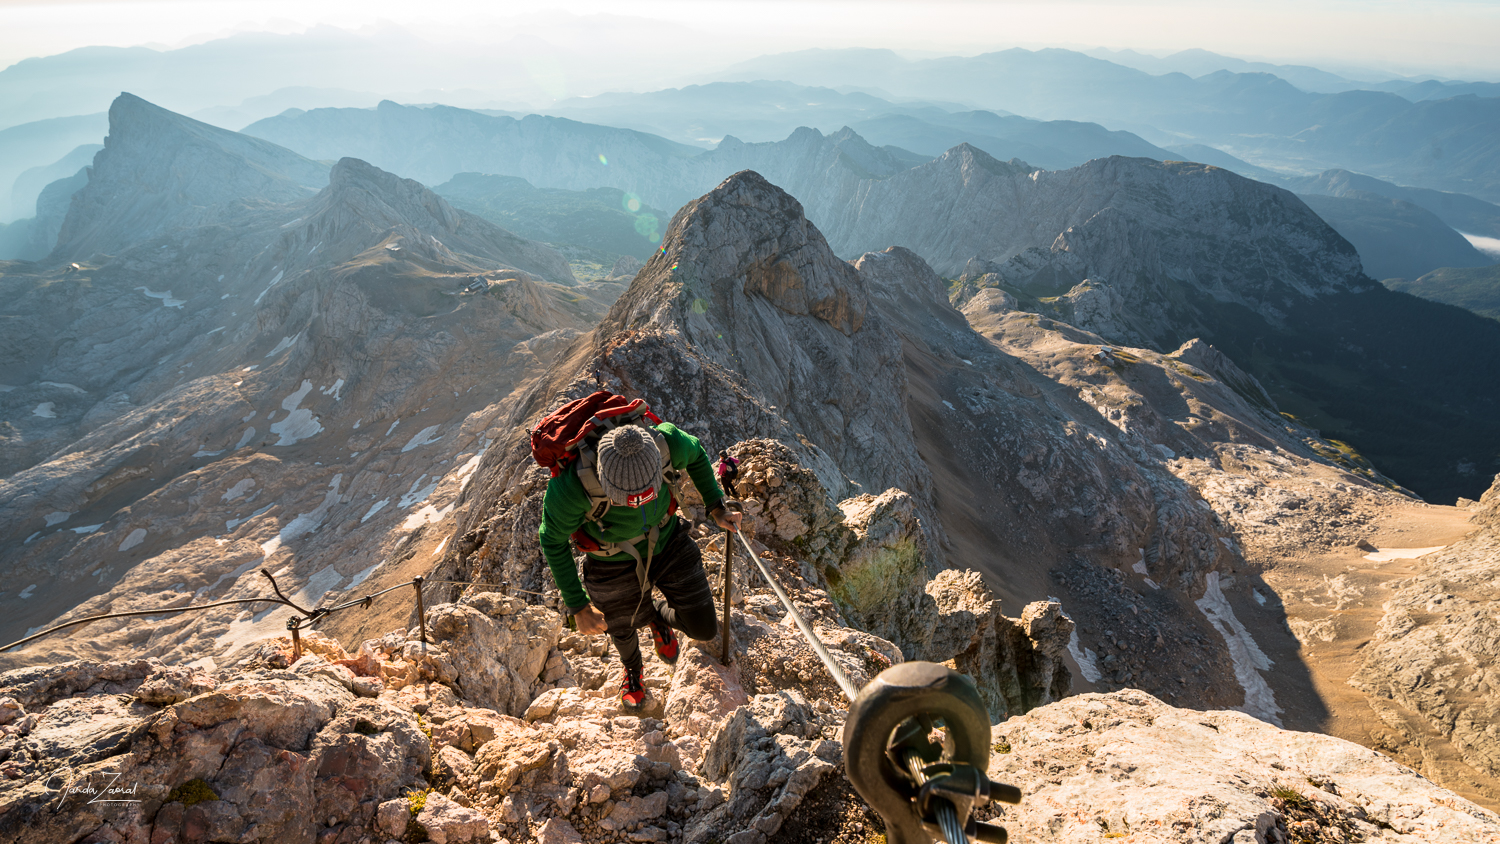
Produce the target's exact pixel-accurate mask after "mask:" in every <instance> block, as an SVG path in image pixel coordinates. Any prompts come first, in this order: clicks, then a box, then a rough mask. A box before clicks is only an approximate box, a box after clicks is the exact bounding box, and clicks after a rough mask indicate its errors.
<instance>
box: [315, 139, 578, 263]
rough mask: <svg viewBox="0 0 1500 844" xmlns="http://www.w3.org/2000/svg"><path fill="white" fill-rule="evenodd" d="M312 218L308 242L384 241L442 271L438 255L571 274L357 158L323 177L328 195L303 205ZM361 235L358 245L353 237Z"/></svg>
mask: <svg viewBox="0 0 1500 844" xmlns="http://www.w3.org/2000/svg"><path fill="white" fill-rule="evenodd" d="M307 217H308V218H316V219H317V220H318V223H317V225H315V226H310V227H309V231H308V235H309V236H313V235H315V236H317V237H320V238H321V237H322V236H323V235H324V233H325V232H330V233H333V234H335V235H336V236H337V237H338V238H340V239H356V238H357V239H358V240H359V241H362V242H366V243H379V242H381V241H387V242H389V244H391V245H395V246H397V247H398V248H406V249H415V250H418V251H419V253H422V254H424V255H430V256H431V257H432V258H435V259H439V260H441V258H444V257H447V258H448V260H447V261H446V262H445V263H456V262H455V261H454V260H453V258H452V257H451V256H449V255H444V254H443V253H442V251H443V250H446V251H448V252H451V253H458V254H459V255H462V256H464V257H466V258H469V259H470V260H473V259H479V260H481V261H489V262H493V263H499V264H501V265H503V266H511V267H515V268H516V269H520V270H525V271H526V272H529V273H532V274H534V275H536V276H538V277H539V278H545V279H547V280H549V281H556V282H561V283H573V282H574V281H576V279H574V277H573V271H572V269H570V268H569V267H568V262H567V259H565V258H564V257H563V256H562V255H561V254H559V253H558V252H557V250H555V249H552V248H551V247H548V246H544V245H542V244H540V243H536V242H535V241H530V240H526V239H524V238H520V237H516V236H515V235H513V234H511V233H510V232H507V231H505V230H504V229H502V228H500V227H498V226H495V225H493V224H491V223H488V222H486V221H484V220H482V219H480V218H479V217H477V216H475V215H473V214H470V213H468V212H467V211H460V210H459V209H457V208H454V207H453V206H452V205H449V204H448V202H447V200H445V199H443V198H442V197H440V196H438V195H437V194H435V193H433V192H432V191H430V190H428V189H427V188H425V187H423V186H422V185H421V184H420V183H418V182H414V181H412V180H410V179H402V178H400V177H398V176H395V175H393V174H391V173H387V172H385V171H384V170H381V169H379V168H377V167H372V166H371V165H369V164H366V163H365V162H363V161H360V160H359V159H357V158H343V159H340V160H339V162H338V163H337V164H335V165H334V166H333V169H332V170H330V171H329V174H328V187H327V188H326V189H325V190H324V191H322V192H320V193H319V195H318V196H317V197H316V198H315V199H314V200H313V201H312V202H311V203H310V204H309V206H308V208H307ZM361 230H363V232H364V236H363V237H359V236H358V234H357V233H359V232H360V231H361Z"/></svg>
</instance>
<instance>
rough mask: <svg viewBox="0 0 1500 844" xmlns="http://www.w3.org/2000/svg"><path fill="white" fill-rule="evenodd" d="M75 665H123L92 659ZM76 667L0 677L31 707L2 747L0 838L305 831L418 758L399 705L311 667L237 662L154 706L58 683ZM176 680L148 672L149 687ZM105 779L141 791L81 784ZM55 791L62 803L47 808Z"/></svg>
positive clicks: (284, 837)
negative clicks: (223, 675)
mask: <svg viewBox="0 0 1500 844" xmlns="http://www.w3.org/2000/svg"><path fill="white" fill-rule="evenodd" d="M88 673H93V674H97V675H98V676H104V677H109V676H128V675H129V674H131V673H135V672H134V671H132V670H131V669H130V668H129V666H127V665H119V664H115V665H108V664H106V665H103V666H100V667H98V668H95V669H91V670H90V671H89V672H88ZM78 676H79V674H78V670H77V668H76V667H75V668H73V669H72V670H71V671H70V672H68V673H67V674H66V675H64V674H62V673H61V672H59V673H58V674H57V675H55V676H54V677H53V679H54V680H63V682H62V683H61V684H60V685H59V684H53V685H51V687H50V688H51V691H50V692H47V693H45V694H41V695H39V694H38V690H39V686H38V684H37V682H36V681H37V679H38V678H37V677H36V675H35V673H34V672H33V673H31V674H30V675H29V676H28V674H27V673H26V672H10V673H7V674H4V675H0V690H3V691H4V693H5V694H9V695H11V696H14V695H15V693H16V692H18V691H20V692H22V693H23V694H27V695H28V699H31V700H34V701H35V704H34V705H35V706H36V712H35V716H32V715H28V716H26V717H27V718H31V717H36V718H37V720H36V722H35V724H34V725H32V728H31V729H30V730H29V734H28V735H25V736H21V737H19V738H18V739H17V738H9V739H7V740H6V741H7V747H6V748H5V749H4V751H3V752H4V755H5V756H6V757H7V758H6V759H5V760H4V768H5V770H6V772H7V776H8V779H9V781H10V784H9V785H8V786H7V787H6V789H5V797H4V800H5V806H6V811H5V812H4V813H0V836H3V838H4V840H15V841H23V840H24V841H28V842H54V841H56V842H63V841H76V840H79V839H80V838H82V837H83V836H85V835H89V834H92V835H94V836H102V837H103V838H104V839H107V840H122V841H134V840H142V841H144V840H147V839H148V838H150V837H151V836H152V835H158V836H166V837H169V838H173V839H176V838H179V837H182V836H184V835H187V836H195V835H203V834H205V833H203V832H201V831H202V830H205V829H206V830H208V832H207V833H206V834H209V835H212V836H213V837H214V838H215V839H217V840H238V839H240V838H242V837H245V836H251V837H256V836H265V837H269V838H274V839H276V840H279V841H289V842H312V841H314V840H315V838H316V836H317V835H318V834H319V832H320V831H321V830H323V829H326V828H330V827H332V828H337V829H339V830H340V831H343V830H345V829H352V830H355V831H356V832H357V831H359V830H365V829H368V828H370V827H371V826H373V824H374V823H375V820H376V818H375V815H376V810H377V808H378V806H379V804H380V802H381V801H384V800H392V799H394V798H396V797H397V795H399V794H401V793H402V791H403V789H406V788H409V787H411V786H413V785H415V784H417V783H420V782H421V774H422V771H423V770H424V769H425V768H426V767H427V766H428V763H429V752H430V751H429V746H428V743H427V739H426V737H425V736H424V735H423V734H422V733H421V731H420V729H419V727H418V725H417V723H416V720H415V716H414V715H413V713H411V711H410V710H405V709H401V708H399V707H394V706H390V705H386V704H380V703H377V702H374V701H367V700H360V699H357V698H355V697H354V696H353V695H352V694H351V693H349V692H348V691H347V690H345V689H344V688H342V687H341V686H340V685H338V684H336V683H333V682H329V681H327V680H324V679H312V678H305V677H301V676H298V675H295V674H291V673H289V672H250V673H246V674H241V675H237V676H234V677H231V678H228V679H227V680H226V681H223V682H219V683H218V685H217V687H216V688H214V689H212V690H211V691H207V692H204V693H200V694H198V695H197V696H195V697H191V698H189V699H187V700H184V701H181V702H178V703H173V704H168V705H167V706H165V708H158V707H157V706H153V705H147V704H144V703H140V702H137V701H135V700H134V699H133V696H131V695H126V694H121V693H120V692H119V691H118V690H117V688H118V687H116V688H115V689H112V688H111V686H110V684H111V683H113V682H117V681H110V680H106V681H104V682H103V683H102V684H98V685H93V684H91V685H90V686H89V687H87V688H81V689H80V688H75V687H73V684H70V683H68V682H67V680H69V679H71V678H76V677H78ZM183 679H184V678H181V677H178V678H169V677H168V676H158V677H157V680H161V681H163V682H162V683H160V684H159V685H157V686H153V688H165V687H167V686H168V685H170V682H169V681H170V680H183ZM186 679H187V681H188V682H191V675H189V677H188V678H186ZM153 682H155V681H154V680H148V681H147V682H146V683H144V684H142V685H141V687H142V688H146V687H147V686H150V685H151V684H152V683H153ZM11 726H14V725H11ZM7 729H8V727H7ZM111 786H113V787H118V788H122V789H130V791H129V794H128V795H125V796H124V799H139V800H141V801H143V802H141V803H136V804H124V805H126V806H127V808H126V809H124V810H123V811H121V810H120V809H118V808H114V807H116V806H119V805H121V804H105V803H103V802H90V800H89V799H88V797H87V796H86V795H87V794H90V793H92V794H95V795H98V794H100V792H101V790H103V789H105V788H108V787H111ZM89 788H92V789H94V790H93V791H92V792H90V791H88V790H87V789H89ZM66 789H74V790H72V791H67V790H66ZM174 790H175V791H174ZM210 793H211V795H212V796H208V795H209V794H210ZM80 795H85V796H80ZM179 795H192V796H191V797H188V796H179ZM168 798H170V799H168ZM205 799H206V802H197V801H199V800H205ZM59 801H63V802H62V803H59ZM63 803H66V804H67V811H60V812H59V811H55V809H56V808H57V807H58V806H60V805H63ZM75 803H76V805H74V804H75ZM190 804H193V805H190ZM146 806H150V807H153V810H152V812H151V813H147V812H144V811H142V807H146ZM157 806H159V807H160V808H159V809H155V808H154V807H157ZM129 807H133V808H129ZM153 815H154V816H153ZM194 830H198V831H197V832H195V831H194ZM252 830H254V831H253V832H252Z"/></svg>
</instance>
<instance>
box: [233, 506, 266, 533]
mask: <svg viewBox="0 0 1500 844" xmlns="http://www.w3.org/2000/svg"><path fill="white" fill-rule="evenodd" d="M274 506H276V505H274V504H267V505H266V506H264V507H262V508H260V509H259V510H256V511H255V512H254V513H251V514H250V515H248V516H246V517H245V518H243V519H230V520H229V521H227V522H225V523H224V529H225V530H234V529H235V528H236V527H238V526H239V525H242V524H244V523H245V522H248V521H250V520H251V519H253V518H255V517H256V516H260V515H263V514H265V512H266V511H267V510H269V509H271V508H272V507H274Z"/></svg>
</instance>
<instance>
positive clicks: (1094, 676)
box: [1068, 627, 1104, 683]
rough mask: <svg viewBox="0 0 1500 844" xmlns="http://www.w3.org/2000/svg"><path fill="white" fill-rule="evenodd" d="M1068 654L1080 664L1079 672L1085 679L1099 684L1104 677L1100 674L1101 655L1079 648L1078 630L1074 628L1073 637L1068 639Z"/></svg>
mask: <svg viewBox="0 0 1500 844" xmlns="http://www.w3.org/2000/svg"><path fill="white" fill-rule="evenodd" d="M1068 653H1070V654H1072V655H1073V661H1074V662H1076V663H1078V671H1079V673H1081V674H1082V675H1083V679H1085V680H1087V681H1089V682H1090V683H1097V682H1099V678H1100V677H1103V676H1104V675H1103V674H1101V673H1100V672H1099V655H1098V654H1096V653H1094V652H1093V651H1091V650H1089V649H1088V648H1083V647H1079V644H1078V628H1077V627H1074V628H1073V635H1071V636H1069V637H1068Z"/></svg>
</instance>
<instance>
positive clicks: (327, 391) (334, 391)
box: [318, 378, 344, 401]
mask: <svg viewBox="0 0 1500 844" xmlns="http://www.w3.org/2000/svg"><path fill="white" fill-rule="evenodd" d="M342 389H344V379H342V378H340V379H339V380H337V381H335V382H333V384H332V385H331V386H328V387H319V388H318V392H320V393H322V394H323V395H325V396H333V400H334V401H339V400H340V398H342V397H341V396H340V395H339V391H340V390H342Z"/></svg>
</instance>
